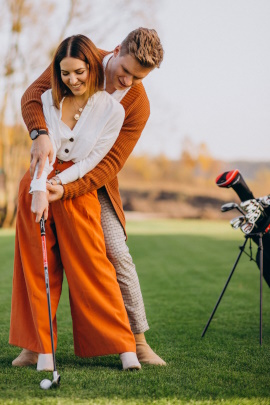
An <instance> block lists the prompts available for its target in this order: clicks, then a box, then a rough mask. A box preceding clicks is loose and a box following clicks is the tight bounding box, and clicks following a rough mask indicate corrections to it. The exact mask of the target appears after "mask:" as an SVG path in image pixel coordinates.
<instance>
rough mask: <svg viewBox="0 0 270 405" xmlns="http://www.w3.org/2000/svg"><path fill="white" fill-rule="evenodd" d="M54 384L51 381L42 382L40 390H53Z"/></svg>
mask: <svg viewBox="0 0 270 405" xmlns="http://www.w3.org/2000/svg"><path fill="white" fill-rule="evenodd" d="M51 385H52V382H51V381H50V380H47V379H45V380H42V381H41V383H40V388H42V389H43V390H48V389H49V388H51Z"/></svg>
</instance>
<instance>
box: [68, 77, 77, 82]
mask: <svg viewBox="0 0 270 405" xmlns="http://www.w3.org/2000/svg"><path fill="white" fill-rule="evenodd" d="M69 83H70V84H75V83H77V76H76V75H70V77H69Z"/></svg>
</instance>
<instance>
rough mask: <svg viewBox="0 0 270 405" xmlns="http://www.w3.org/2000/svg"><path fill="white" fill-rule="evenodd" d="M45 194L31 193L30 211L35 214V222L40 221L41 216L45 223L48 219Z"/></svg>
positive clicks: (42, 192)
mask: <svg viewBox="0 0 270 405" xmlns="http://www.w3.org/2000/svg"><path fill="white" fill-rule="evenodd" d="M47 194H48V193H45V192H44V191H34V192H33V196H32V204H31V211H32V212H33V214H36V222H39V221H40V220H41V217H42V215H43V216H44V220H45V221H46V220H47V219H48V211H49V203H48V197H47Z"/></svg>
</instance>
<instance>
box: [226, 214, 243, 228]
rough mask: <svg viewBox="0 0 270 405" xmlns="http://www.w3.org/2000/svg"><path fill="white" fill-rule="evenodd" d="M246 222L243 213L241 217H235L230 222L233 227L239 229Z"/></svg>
mask: <svg viewBox="0 0 270 405" xmlns="http://www.w3.org/2000/svg"><path fill="white" fill-rule="evenodd" d="M245 222H246V218H245V217H244V216H243V215H241V216H240V217H236V218H233V219H232V220H231V221H230V224H231V226H232V228H233V229H238V228H239V227H240V226H241V225H243V224H244V223H245Z"/></svg>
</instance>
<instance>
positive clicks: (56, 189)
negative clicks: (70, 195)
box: [46, 183, 64, 203]
mask: <svg viewBox="0 0 270 405" xmlns="http://www.w3.org/2000/svg"><path fill="white" fill-rule="evenodd" d="M46 187H47V191H49V196H48V201H49V203H52V202H55V201H58V200H61V198H62V197H63V195H64V187H63V186H61V185H53V184H50V183H47V184H46Z"/></svg>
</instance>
